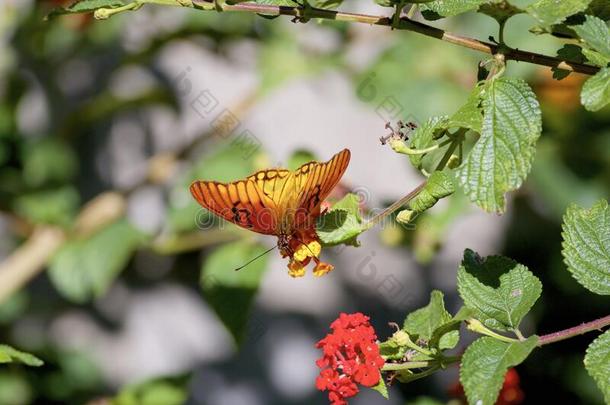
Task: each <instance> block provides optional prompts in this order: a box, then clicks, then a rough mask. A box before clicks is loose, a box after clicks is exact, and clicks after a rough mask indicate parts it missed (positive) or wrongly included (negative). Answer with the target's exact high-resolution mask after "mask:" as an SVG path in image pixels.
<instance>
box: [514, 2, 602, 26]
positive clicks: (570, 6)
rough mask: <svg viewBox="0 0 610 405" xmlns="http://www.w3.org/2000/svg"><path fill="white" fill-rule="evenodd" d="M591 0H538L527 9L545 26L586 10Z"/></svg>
mask: <svg viewBox="0 0 610 405" xmlns="http://www.w3.org/2000/svg"><path fill="white" fill-rule="evenodd" d="M589 3H591V0H570V1H557V0H538V1H537V2H535V3H533V4H531V5H529V6H527V7H526V8H525V10H526V11H527V12H528V13H529V14H530V15H531V16H532V17H534V18H535V19H536V20H538V21H539V22H540V23H541V24H542V25H544V26H547V27H548V26H550V25H553V24H558V23H560V22H562V21H563V20H565V19H566V18H567V17H569V16H571V15H573V14H576V13H579V12H581V11H584V10H586V9H587V7H588V6H589Z"/></svg>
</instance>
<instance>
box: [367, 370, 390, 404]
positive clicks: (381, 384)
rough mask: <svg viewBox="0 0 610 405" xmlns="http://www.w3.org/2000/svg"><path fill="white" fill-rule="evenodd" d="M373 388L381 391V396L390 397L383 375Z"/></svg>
mask: <svg viewBox="0 0 610 405" xmlns="http://www.w3.org/2000/svg"><path fill="white" fill-rule="evenodd" d="M371 389H372V390H375V391H377V392H378V393H380V394H381V396H382V397H384V398H385V399H388V398H389V396H388V387H387V386H386V385H385V381H383V375H382V376H381V378H380V379H379V382H378V383H377V384H376V385H375V386H373V387H371Z"/></svg>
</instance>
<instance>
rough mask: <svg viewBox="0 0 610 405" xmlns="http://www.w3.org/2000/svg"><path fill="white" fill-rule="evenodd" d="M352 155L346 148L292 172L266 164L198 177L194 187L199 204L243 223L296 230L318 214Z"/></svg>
mask: <svg viewBox="0 0 610 405" xmlns="http://www.w3.org/2000/svg"><path fill="white" fill-rule="evenodd" d="M349 159H350V152H349V150H348V149H344V150H342V151H341V152H339V153H337V154H336V155H335V156H333V157H332V158H331V159H330V160H329V161H328V162H324V163H320V162H315V161H312V162H309V163H306V164H304V165H303V166H301V167H300V168H298V169H297V170H296V171H294V172H291V171H289V170H284V169H270V170H262V171H259V172H256V173H254V174H253V175H251V176H249V177H247V178H246V179H245V180H239V181H235V182H231V183H220V182H216V181H194V182H193V183H192V184H191V186H190V191H191V194H192V195H193V197H195V199H196V200H197V202H199V204H200V205H201V206H203V207H204V208H207V209H208V210H210V211H212V212H213V213H215V214H216V215H219V216H220V217H222V218H224V219H226V220H227V221H230V222H232V223H234V224H236V225H239V226H241V227H242V228H246V229H249V230H251V231H254V232H258V233H262V234H267V235H279V234H280V233H292V231H293V230H294V229H295V228H296V227H298V226H303V225H305V224H306V223H308V222H309V221H310V219H311V218H315V217H316V216H318V215H319V213H320V204H321V203H322V201H324V199H325V198H326V197H327V196H328V194H329V193H330V192H331V191H332V189H333V188H334V187H335V186H336V185H337V183H338V182H339V180H340V179H341V176H343V173H344V172H345V169H346V168H347V165H348V163H349Z"/></svg>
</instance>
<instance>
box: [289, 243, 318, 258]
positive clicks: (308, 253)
mask: <svg viewBox="0 0 610 405" xmlns="http://www.w3.org/2000/svg"><path fill="white" fill-rule="evenodd" d="M321 251H322V245H320V242H318V241H316V240H314V241H311V242H309V243H308V244H307V245H300V246H299V247H298V249H297V250H296V252H294V254H293V255H292V257H293V258H294V260H296V261H297V262H303V261H305V259H306V258H308V257H318V256H320V252H321Z"/></svg>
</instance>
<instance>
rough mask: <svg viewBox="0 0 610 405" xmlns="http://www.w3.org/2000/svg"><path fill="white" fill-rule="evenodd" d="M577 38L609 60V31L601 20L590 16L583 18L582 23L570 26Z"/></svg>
mask: <svg viewBox="0 0 610 405" xmlns="http://www.w3.org/2000/svg"><path fill="white" fill-rule="evenodd" d="M570 28H572V29H573V30H574V31H575V32H576V34H578V36H579V37H580V38H581V39H582V40H583V41H585V42H586V43H587V45H589V46H590V47H591V48H593V49H594V50H596V51H597V52H599V53H601V54H602V55H604V56H605V57H607V58H610V31H609V30H608V25H607V24H606V22H605V21H604V20H602V19H599V18H597V17H594V16H592V15H587V16H585V21H584V23H582V24H580V25H571V26H570Z"/></svg>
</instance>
